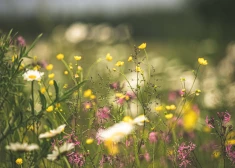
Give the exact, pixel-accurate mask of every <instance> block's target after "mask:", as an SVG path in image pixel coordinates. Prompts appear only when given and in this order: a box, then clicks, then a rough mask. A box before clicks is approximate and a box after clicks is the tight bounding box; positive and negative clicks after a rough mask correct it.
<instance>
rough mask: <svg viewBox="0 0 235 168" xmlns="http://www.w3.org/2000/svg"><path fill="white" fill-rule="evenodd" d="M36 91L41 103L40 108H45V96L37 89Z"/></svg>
mask: <svg viewBox="0 0 235 168" xmlns="http://www.w3.org/2000/svg"><path fill="white" fill-rule="evenodd" d="M38 93H39V97H40V102H41V104H42V110H45V109H46V106H47V101H46V98H45V96H44V94H42V93H41V92H40V91H38Z"/></svg>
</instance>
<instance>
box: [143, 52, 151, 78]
mask: <svg viewBox="0 0 235 168" xmlns="http://www.w3.org/2000/svg"><path fill="white" fill-rule="evenodd" d="M144 53H145V55H146V59H147V66H148V80H150V66H149V59H148V54H147V51H146V50H145V49H144Z"/></svg>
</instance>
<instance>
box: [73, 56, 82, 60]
mask: <svg viewBox="0 0 235 168" xmlns="http://www.w3.org/2000/svg"><path fill="white" fill-rule="evenodd" d="M74 59H75V60H76V61H79V60H81V59H82V57H81V56H74Z"/></svg>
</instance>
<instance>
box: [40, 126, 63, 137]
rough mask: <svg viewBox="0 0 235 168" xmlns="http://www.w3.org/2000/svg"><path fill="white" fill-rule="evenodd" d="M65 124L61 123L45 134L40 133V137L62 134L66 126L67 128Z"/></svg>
mask: <svg viewBox="0 0 235 168" xmlns="http://www.w3.org/2000/svg"><path fill="white" fill-rule="evenodd" d="M65 126H66V125H65V124H63V125H60V126H59V127H58V128H56V129H53V130H50V131H49V132H45V133H43V134H40V135H39V138H51V137H54V136H56V135H57V134H60V133H61V132H63V131H64V128H65Z"/></svg>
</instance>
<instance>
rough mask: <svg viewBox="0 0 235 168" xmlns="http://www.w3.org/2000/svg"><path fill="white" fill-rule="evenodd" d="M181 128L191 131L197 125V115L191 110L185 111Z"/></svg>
mask: <svg viewBox="0 0 235 168" xmlns="http://www.w3.org/2000/svg"><path fill="white" fill-rule="evenodd" d="M182 119H183V127H184V129H185V130H186V131H192V130H193V129H194V128H195V127H196V124H197V121H198V114H197V113H196V111H194V110H193V109H192V107H191V108H190V109H188V110H185V112H184V114H183V116H182Z"/></svg>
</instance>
